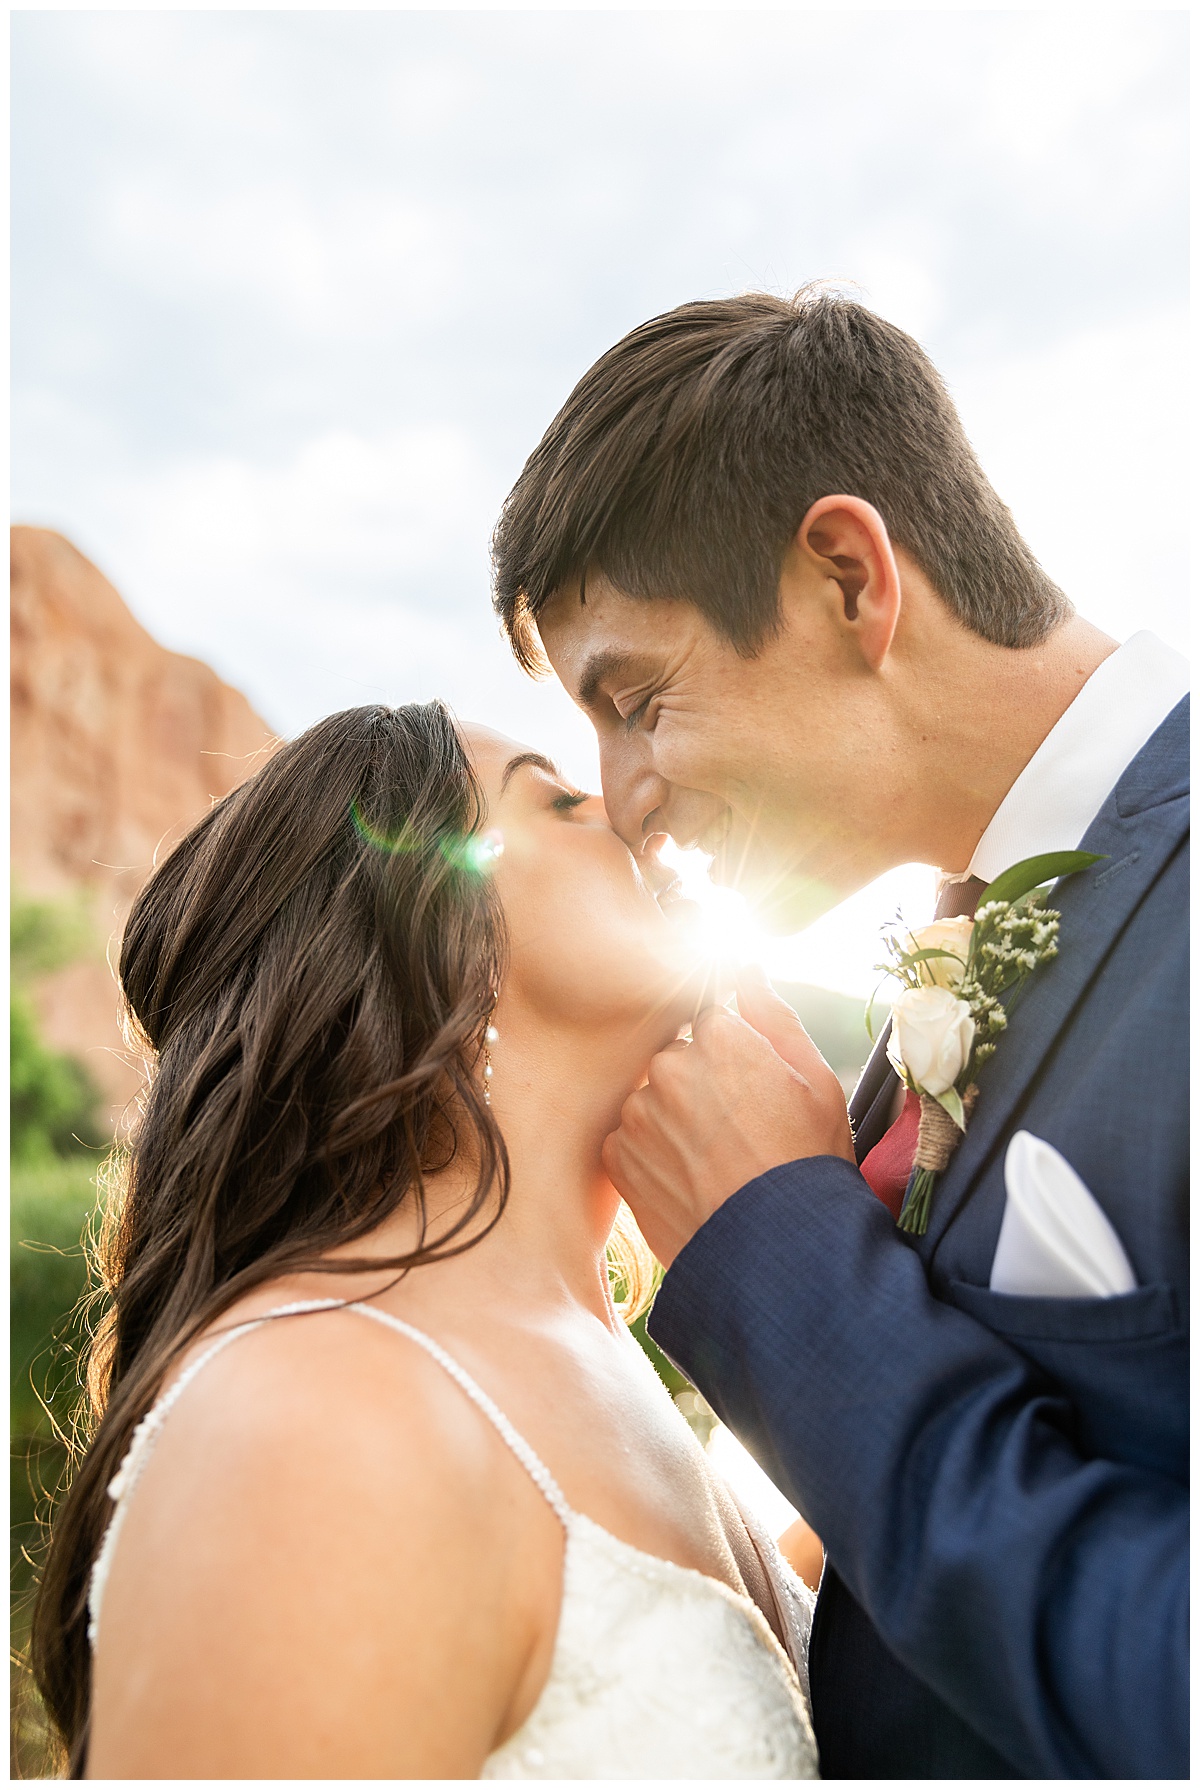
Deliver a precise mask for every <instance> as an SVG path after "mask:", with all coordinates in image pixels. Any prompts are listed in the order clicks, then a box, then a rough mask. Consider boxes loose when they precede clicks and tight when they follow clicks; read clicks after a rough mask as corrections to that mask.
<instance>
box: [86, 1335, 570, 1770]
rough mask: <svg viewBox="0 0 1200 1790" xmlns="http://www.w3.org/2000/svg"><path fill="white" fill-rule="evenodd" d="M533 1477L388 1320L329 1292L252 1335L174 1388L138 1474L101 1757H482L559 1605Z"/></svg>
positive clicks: (117, 1595) (363, 1764)
mask: <svg viewBox="0 0 1200 1790" xmlns="http://www.w3.org/2000/svg"><path fill="white" fill-rule="evenodd" d="M257 1315H262V1314H261V1312H255V1311H250V1310H241V1311H237V1310H235V1311H234V1312H233V1313H231V1314H228V1315H227V1317H226V1319H225V1320H224V1321H223V1325H219V1326H217V1329H216V1330H215V1331H214V1332H212V1333H210V1335H209V1337H208V1338H206V1339H204V1340H205V1342H206V1343H211V1341H213V1340H215V1339H216V1335H217V1334H218V1333H219V1332H220V1330H221V1329H222V1328H225V1327H229V1326H236V1324H237V1323H238V1321H239V1320H241V1321H245V1320H246V1318H247V1317H249V1316H257ZM200 1346H201V1347H202V1346H204V1345H203V1344H202V1345H200ZM189 1353H190V1356H191V1359H192V1360H193V1361H194V1360H195V1359H197V1358H198V1350H193V1351H190V1352H189ZM186 1359H187V1358H186V1357H185V1364H186ZM523 1480H524V1475H523V1473H522V1469H521V1468H520V1467H519V1465H518V1464H517V1462H516V1461H515V1460H513V1458H512V1456H511V1455H510V1454H509V1452H508V1450H507V1449H506V1448H505V1446H504V1443H503V1442H502V1441H501V1439H500V1437H499V1436H498V1435H496V1433H495V1432H494V1430H493V1429H492V1427H491V1425H490V1424H489V1423H488V1422H487V1421H486V1419H484V1418H483V1416H482V1415H481V1413H480V1412H479V1411H478V1410H477V1409H476V1407H475V1406H474V1405H473V1404H472V1403H471V1401H470V1400H469V1399H467V1398H466V1397H465V1396H464V1395H463V1393H462V1392H461V1390H460V1389H459V1388H458V1387H457V1386H456V1385H455V1384H454V1382H453V1381H452V1380H451V1379H450V1377H449V1376H448V1375H447V1374H446V1373H445V1372H444V1370H443V1369H442V1368H440V1367H439V1366H438V1364H437V1363H436V1362H434V1361H433V1360H431V1359H430V1358H429V1357H428V1355H426V1354H425V1352H424V1351H423V1350H422V1349H420V1348H419V1347H418V1346H416V1345H415V1344H413V1343H412V1342H410V1341H409V1340H407V1339H406V1338H404V1337H402V1336H400V1335H398V1334H396V1333H395V1332H394V1331H392V1330H391V1329H389V1328H385V1327H384V1326H383V1325H381V1324H379V1323H375V1322H372V1321H371V1320H370V1319H368V1318H365V1317H363V1316H361V1315H360V1314H358V1313H356V1312H352V1311H346V1310H333V1311H323V1312H317V1313H311V1314H305V1315H295V1316H289V1317H280V1318H275V1319H273V1320H272V1321H271V1322H269V1323H267V1324H264V1325H262V1326H260V1327H259V1328H257V1329H255V1330H252V1331H250V1332H248V1333H247V1334H244V1335H241V1336H239V1337H238V1338H237V1339H236V1340H235V1341H233V1342H231V1343H230V1344H229V1345H228V1347H226V1348H225V1349H223V1350H222V1351H221V1352H220V1353H219V1354H217V1355H216V1356H215V1357H214V1358H213V1359H211V1360H210V1361H208V1362H207V1363H206V1364H205V1366H204V1367H203V1369H202V1371H201V1372H199V1373H198V1374H197V1375H196V1376H195V1377H194V1378H193V1379H192V1380H191V1381H190V1382H189V1384H188V1385H187V1387H186V1390H185V1391H184V1393H183V1394H182V1396H181V1397H180V1398H179V1399H178V1401H177V1403H175V1404H174V1406H173V1407H172V1409H171V1412H170V1415H169V1418H168V1420H167V1421H166V1423H165V1424H164V1425H163V1428H162V1430H161V1433H160V1435H159V1438H158V1441H157V1444H156V1446H155V1450H154V1454H153V1456H152V1457H151V1459H150V1461H149V1463H148V1465H147V1466H146V1468H145V1470H144V1472H143V1474H142V1476H141V1477H140V1479H139V1480H138V1482H137V1485H136V1488H135V1491H134V1493H133V1495H132V1497H131V1501H130V1507H129V1509H128V1510H127V1513H126V1519H125V1522H124V1525H123V1528H122V1531H121V1534H120V1541H119V1545H118V1547H117V1549H116V1553H115V1556H114V1559H113V1564H112V1570H111V1574H110V1577H109V1580H108V1583H107V1589H106V1592H105V1599H104V1610H103V1620H102V1623H101V1631H100V1634H101V1638H100V1645H99V1648H98V1651H97V1659H96V1672H97V1676H96V1691H97V1696H96V1729H95V1740H96V1757H95V1760H94V1762H93V1766H94V1769H96V1770H97V1772H99V1766H100V1763H101V1761H102V1760H104V1761H106V1770H105V1771H104V1773H102V1774H101V1775H113V1776H117V1777H123V1776H144V1775H150V1776H154V1775H161V1774H160V1773H159V1771H158V1767H159V1766H160V1765H161V1764H162V1762H163V1759H164V1758H167V1757H169V1758H170V1759H171V1760H172V1761H174V1762H175V1763H177V1762H178V1760H179V1758H180V1757H184V1758H185V1759H186V1761H187V1763H188V1771H187V1772H186V1773H183V1774H179V1773H178V1772H177V1771H173V1772H172V1773H171V1774H170V1775H201V1776H217V1777H221V1776H229V1775H234V1776H250V1777H253V1776H257V1775H266V1776H293V1775H298V1776H305V1777H308V1776H312V1775H332V1776H351V1777H356V1776H375V1775H384V1776H443V1775H449V1776H473V1775H476V1773H477V1772H478V1769H479V1766H480V1764H481V1762H482V1759H483V1758H484V1757H485V1756H486V1753H487V1750H488V1748H489V1747H490V1746H491V1745H492V1744H493V1743H494V1738H495V1734H496V1732H497V1731H498V1729H499V1727H500V1726H501V1725H502V1723H503V1720H504V1716H505V1712H506V1710H507V1709H508V1707H509V1704H510V1702H511V1700H512V1697H513V1695H514V1688H515V1684H516V1680H517V1678H518V1676H519V1671H520V1666H521V1662H522V1661H523V1660H524V1659H525V1658H526V1657H527V1656H528V1654H529V1651H530V1648H531V1646H532V1644H533V1640H534V1638H535V1637H536V1634H537V1632H538V1630H539V1628H540V1626H541V1624H542V1621H543V1617H544V1615H545V1612H543V1611H542V1610H541V1608H540V1606H539V1605H538V1604H537V1602H536V1600H533V1599H531V1598H530V1596H529V1595H527V1592H526V1588H525V1584H524V1583H523V1581H522V1579H521V1577H520V1575H519V1574H518V1573H516V1571H515V1566H514V1563H515V1562H517V1561H519V1560H520V1559H521V1557H522V1554H524V1555H525V1556H526V1558H528V1556H529V1553H530V1551H531V1550H532V1551H533V1553H534V1554H536V1553H537V1552H538V1550H539V1549H540V1548H543V1547H545V1545H546V1541H547V1537H546V1534H545V1530H544V1523H543V1512H542V1510H541V1509H540V1508H539V1503H540V1501H539V1500H538V1497H537V1494H536V1492H534V1490H533V1488H532V1487H531V1486H530V1487H529V1492H530V1494H532V1497H530V1496H527V1495H526V1492H525V1487H524V1484H523ZM465 1655H470V1658H469V1660H467V1661H466V1663H465V1665H464V1658H465ZM466 1667H469V1669H466ZM268 1681H269V1682H268ZM464 1683H472V1684H474V1685H475V1687H476V1691H477V1693H478V1700H477V1701H476V1702H475V1703H473V1704H472V1703H470V1701H469V1699H468V1700H467V1701H465V1702H464V1701H463V1700H462V1699H461V1698H460V1697H459V1695H458V1690H457V1688H456V1687H458V1686H460V1685H461V1684H464ZM460 1702H462V1707H461V1708H460V1707H459V1704H460ZM135 1705H136V1707H135ZM431 1711H436V1712H437V1719H436V1720H434V1719H432V1717H431V1716H430V1712H431ZM367 1712H370V1713H369V1714H368V1713H367ZM427 1717H430V1719H428V1720H427V1719H426V1718H427ZM448 1736H457V1738H456V1739H454V1741H453V1744H451V1741H450V1740H449V1739H448V1738H447V1737H448ZM131 1746H132V1747H133V1750H134V1752H135V1753H136V1754H137V1757H133V1756H130V1755H129V1753H128V1750H127V1749H128V1748H129V1747H131ZM264 1749H265V1750H264ZM323 1749H325V1750H324V1751H323ZM447 1749H449V1751H447ZM314 1760H317V1766H314ZM107 1767H111V1768H112V1769H111V1770H109V1769H107ZM318 1767H319V1768H318Z"/></svg>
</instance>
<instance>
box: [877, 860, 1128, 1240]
mask: <svg viewBox="0 0 1200 1790" xmlns="http://www.w3.org/2000/svg"><path fill="white" fill-rule="evenodd" d="M1100 856H1101V854H1099V853H1097V852H1086V851H1063V852H1045V853H1043V855H1042V856H1041V857H1037V858H1024V859H1022V861H1021V862H1020V863H1019V864H1014V865H1013V866H1012V868H1011V869H1010V870H1006V871H1004V872H1003V874H1002V875H1000V876H998V877H997V878H996V880H995V882H993V883H989V885H988V887H987V888H986V889H985V890H984V891H983V894H982V895H981V896H980V898H979V902H978V905H977V906H976V909H975V917H974V919H973V920H972V919H968V918H967V917H966V916H965V915H962V916H959V917H958V918H957V919H952V920H934V921H933V922H932V923H931V924H930V925H928V926H919V927H917V929H916V930H915V931H913V932H909V931H906V930H898V931H896V932H885V934H884V942H885V944H886V945H887V947H888V959H887V961H886V962H885V963H880V964H877V965H876V966H875V967H876V968H877V969H879V970H881V971H882V972H883V973H884V974H885V975H888V976H892V977H894V978H895V980H896V981H897V982H899V983H901V984H902V985H903V986H902V992H901V993H900V994H899V995H898V996H897V998H896V1000H895V1001H894V1002H893V1003H892V1031H891V1036H890V1037H889V1039H888V1046H887V1054H888V1058H889V1060H890V1062H891V1064H892V1067H893V1068H894V1069H895V1071H896V1073H897V1075H898V1076H899V1077H900V1079H901V1081H902V1082H903V1083H904V1085H905V1087H906V1088H909V1089H911V1091H912V1092H913V1093H914V1094H918V1095H919V1096H920V1100H921V1123H920V1129H919V1132H918V1135H917V1153H916V1156H915V1157H914V1167H915V1169H916V1173H915V1174H914V1176H913V1178H912V1181H911V1182H910V1184H909V1189H908V1196H907V1198H906V1199H905V1202H904V1208H903V1210H902V1211H901V1213H900V1218H899V1225H900V1229H901V1230H902V1231H910V1232H912V1233H913V1234H914V1235H916V1236H922V1235H923V1234H924V1232H925V1229H926V1227H927V1225H928V1223H929V1207H930V1202H931V1199H932V1197H933V1187H934V1182H935V1181H936V1180H937V1177H938V1176H939V1175H940V1174H941V1173H942V1171H943V1170H944V1169H945V1168H946V1167H947V1166H948V1165H949V1162H950V1158H951V1156H953V1154H954V1152H955V1150H956V1149H957V1148H958V1145H959V1142H960V1141H961V1139H962V1136H963V1133H964V1132H965V1131H966V1128H967V1124H968V1121H969V1120H970V1117H971V1110H972V1108H973V1107H974V1105H975V1100H976V1097H977V1095H978V1092H979V1090H978V1088H977V1087H976V1085H975V1076H976V1072H977V1071H978V1070H979V1069H980V1068H981V1067H982V1065H983V1064H984V1063H986V1062H987V1060H988V1058H989V1057H990V1056H993V1055H994V1054H995V1051H996V1047H997V1045H998V1043H999V1041H1000V1038H1001V1037H1002V1036H1003V1033H1004V1029H1005V1027H1006V1026H1007V1024H1008V1012H1009V1009H1010V1008H1011V1006H1012V1002H1013V999H1014V998H1015V996H1016V993H1017V991H1018V990H1019V988H1020V986H1021V984H1022V983H1023V982H1024V981H1025V979H1026V977H1028V976H1029V975H1031V974H1032V973H1033V971H1034V970H1035V969H1037V967H1038V965H1039V964H1040V963H1045V962H1046V961H1047V960H1048V959H1049V958H1051V957H1056V956H1057V955H1058V923H1059V919H1060V915H1059V914H1058V912H1057V911H1056V910H1055V909H1054V908H1052V907H1048V906H1047V905H1046V899H1045V897H1046V895H1047V893H1048V892H1049V884H1050V882H1051V881H1052V880H1053V879H1054V878H1059V879H1061V878H1063V877H1066V876H1073V875H1074V874H1075V872H1076V871H1079V870H1086V869H1087V868H1088V866H1089V865H1091V864H1095V863H1097V862H1098V861H1099V858H1100ZM898 926H900V927H901V928H902V926H903V923H902V922H900V921H899V920H898ZM869 1011H870V1009H869V1008H868V1013H869ZM868 1023H869V1022H868Z"/></svg>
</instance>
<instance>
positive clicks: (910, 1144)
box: [859, 876, 987, 1218]
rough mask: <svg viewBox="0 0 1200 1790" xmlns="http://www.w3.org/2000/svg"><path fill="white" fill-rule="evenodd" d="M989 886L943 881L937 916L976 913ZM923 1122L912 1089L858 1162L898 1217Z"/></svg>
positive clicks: (977, 879) (975, 879)
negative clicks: (872, 1146) (894, 1118)
mask: <svg viewBox="0 0 1200 1790" xmlns="http://www.w3.org/2000/svg"><path fill="white" fill-rule="evenodd" d="M986 887H987V884H986V883H985V882H984V880H983V878H982V877H981V876H968V877H967V878H966V879H965V880H964V881H963V882H961V883H943V884H942V886H941V889H940V890H939V891H938V899H937V907H936V908H935V910H934V918H935V919H938V920H950V919H953V918H954V917H955V916H956V915H958V914H973V913H974V912H975V909H976V907H977V906H978V903H979V897H980V896H981V895H982V894H983V891H984V889H985V888H986ZM920 1122H921V1101H920V1097H919V1096H918V1095H916V1094H913V1093H911V1092H910V1093H908V1094H906V1095H905V1099H904V1105H903V1107H902V1108H901V1111H900V1117H899V1118H898V1119H896V1120H894V1122H893V1123H892V1124H891V1125H890V1126H889V1127H888V1129H887V1130H886V1131H885V1132H884V1134H883V1136H882V1137H881V1138H880V1140H879V1142H878V1143H877V1144H876V1145H875V1148H874V1149H873V1150H868V1152H867V1154H866V1155H865V1156H864V1157H863V1160H862V1162H861V1164H860V1165H859V1166H860V1169H861V1172H862V1176H863V1179H864V1181H865V1182H866V1183H867V1186H868V1187H869V1188H870V1189H871V1192H872V1193H873V1194H874V1195H875V1197H876V1198H877V1199H880V1200H882V1201H883V1203H884V1205H885V1206H886V1207H887V1209H888V1211H889V1212H890V1213H891V1215H892V1217H893V1218H899V1216H900V1208H901V1206H902V1205H903V1204H904V1193H905V1189H906V1188H907V1186H908V1178H909V1176H910V1175H911V1174H912V1165H913V1157H914V1156H915V1155H916V1153H917V1128H918V1126H919V1125H920Z"/></svg>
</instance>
